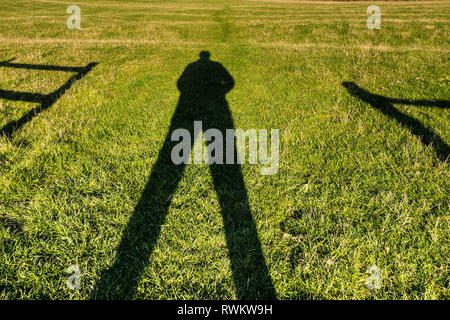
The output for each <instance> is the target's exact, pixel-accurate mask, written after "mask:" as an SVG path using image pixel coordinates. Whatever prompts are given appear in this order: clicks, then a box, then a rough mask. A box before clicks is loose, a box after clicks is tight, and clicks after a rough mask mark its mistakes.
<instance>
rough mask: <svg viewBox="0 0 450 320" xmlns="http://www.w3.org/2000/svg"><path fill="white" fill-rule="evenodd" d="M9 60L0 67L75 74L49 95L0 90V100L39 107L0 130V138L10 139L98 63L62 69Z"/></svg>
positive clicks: (0, 64)
mask: <svg viewBox="0 0 450 320" xmlns="http://www.w3.org/2000/svg"><path fill="white" fill-rule="evenodd" d="M12 60H14V59H11V60H8V61H4V62H0V67H7V68H16V69H28V70H48V71H64V72H76V74H75V75H73V76H72V77H70V78H69V80H67V82H66V83H65V84H63V85H62V86H61V87H59V88H58V89H57V90H55V91H53V92H51V93H49V94H41V93H30V92H20V91H11V90H1V89H0V99H6V100H13V101H25V102H35V103H39V105H38V106H37V107H35V108H33V109H31V110H30V111H28V112H27V113H26V114H24V115H23V116H22V117H21V118H20V119H18V120H12V121H10V122H8V123H7V124H5V125H4V126H3V127H2V128H0V136H3V135H4V136H6V137H8V138H9V137H10V136H11V135H13V134H14V132H16V131H17V130H19V129H20V128H22V127H23V126H24V125H25V124H26V123H28V122H29V121H31V119H33V118H34V117H35V116H37V115H38V114H39V113H41V112H42V111H44V110H45V109H48V108H50V107H51V106H52V105H53V104H54V103H55V102H56V101H57V100H58V99H59V98H60V97H61V96H62V95H63V94H64V93H65V92H66V91H67V90H69V89H70V88H71V87H72V85H73V84H74V82H75V81H77V80H80V79H82V78H83V77H84V76H85V75H86V74H87V73H88V72H89V71H91V69H92V68H93V67H95V66H96V65H97V64H98V63H97V62H92V63H89V64H88V65H86V66H85V67H63V66H53V65H39V64H24V63H11V61H12Z"/></svg>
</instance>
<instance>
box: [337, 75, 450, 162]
mask: <svg viewBox="0 0 450 320" xmlns="http://www.w3.org/2000/svg"><path fill="white" fill-rule="evenodd" d="M342 85H343V86H344V87H345V88H346V89H347V90H348V92H349V93H350V94H351V95H352V96H354V97H356V98H359V99H360V100H362V101H364V102H367V103H369V104H370V105H371V106H372V107H373V108H375V109H377V110H379V111H380V112H381V113H383V114H384V115H386V116H388V117H389V118H393V119H395V120H396V121H397V122H398V123H399V124H400V125H402V126H403V127H405V128H407V129H409V131H410V132H411V133H412V134H414V135H415V136H417V137H418V138H419V139H420V141H421V142H422V143H423V144H424V145H426V146H428V145H431V146H432V147H433V149H434V150H435V152H436V154H437V157H438V158H439V160H440V161H442V162H445V161H447V159H448V156H449V152H450V148H449V146H448V144H447V143H445V141H444V140H443V139H442V138H441V137H440V136H439V135H438V134H437V133H436V132H434V131H433V130H431V129H428V128H427V127H425V126H424V125H423V124H422V123H421V122H420V121H419V120H417V119H415V118H413V117H411V116H409V115H407V114H404V113H402V112H400V111H399V110H398V109H396V108H395V107H394V106H393V104H394V103H399V104H408V105H413V106H427V107H437V108H443V109H445V108H448V107H449V106H450V101H448V100H404V99H392V98H387V97H383V96H380V95H377V94H372V93H370V92H368V91H366V90H364V89H362V88H360V87H358V85H357V84H356V83H354V82H343V83H342Z"/></svg>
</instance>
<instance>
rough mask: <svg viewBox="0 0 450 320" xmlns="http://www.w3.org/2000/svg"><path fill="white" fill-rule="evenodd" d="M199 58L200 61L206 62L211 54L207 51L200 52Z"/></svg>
mask: <svg viewBox="0 0 450 320" xmlns="http://www.w3.org/2000/svg"><path fill="white" fill-rule="evenodd" d="M199 57H200V60H202V61H208V60H209V58H210V57H211V53H210V52H209V51H200V54H199Z"/></svg>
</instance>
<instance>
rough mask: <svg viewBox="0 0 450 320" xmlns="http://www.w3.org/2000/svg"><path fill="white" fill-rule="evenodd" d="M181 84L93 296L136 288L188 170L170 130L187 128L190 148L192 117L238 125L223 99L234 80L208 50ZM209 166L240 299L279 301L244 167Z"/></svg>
mask: <svg viewBox="0 0 450 320" xmlns="http://www.w3.org/2000/svg"><path fill="white" fill-rule="evenodd" d="M177 86H178V89H179V91H180V93H181V94H180V98H179V101H178V105H177V107H176V111H175V113H174V114H173V116H172V119H171V124H170V129H169V131H168V133H167V136H166V139H165V141H164V144H163V146H162V148H161V150H160V152H159V155H158V159H157V160H156V163H155V164H154V165H153V167H152V171H151V174H150V178H149V180H148V183H147V185H146V187H145V189H144V191H143V193H142V196H141V198H140V200H139V202H138V204H137V205H136V207H135V209H134V213H133V214H132V216H131V218H130V220H129V222H128V225H127V226H126V228H125V230H124V231H123V235H122V239H121V242H120V244H119V246H118V249H117V253H116V259H115V262H114V263H113V265H112V267H111V268H110V269H109V270H107V271H106V272H104V273H103V275H102V276H101V278H100V280H99V281H98V282H97V284H96V287H95V288H94V291H93V293H92V295H91V297H92V298H93V299H117V298H119V299H127V298H130V297H132V296H133V293H134V292H135V289H136V287H137V285H138V283H139V281H140V278H141V276H142V274H143V272H144V269H145V267H146V266H147V263H148V260H149V257H150V255H151V253H152V251H153V249H154V247H155V245H156V242H157V239H158V236H159V233H160V231H161V226H162V225H163V224H164V222H165V217H166V214H167V211H168V209H169V206H170V202H171V198H172V195H173V194H174V192H175V189H176V187H177V185H178V183H179V182H180V180H181V178H182V175H183V171H184V169H185V165H184V164H180V165H175V164H173V162H172V160H171V152H172V149H173V147H174V146H175V145H176V144H177V142H173V141H171V135H172V132H173V131H174V130H176V129H179V128H184V129H187V130H189V132H190V133H191V137H192V138H191V141H192V143H191V148H192V144H193V141H195V138H194V135H193V122H194V120H195V121H202V125H203V130H207V129H209V128H216V129H218V130H220V131H221V133H222V134H223V136H224V137H225V130H226V129H233V128H234V125H233V119H232V116H231V112H230V110H229V108H228V103H227V100H226V98H225V94H226V93H227V92H229V91H230V90H231V89H232V88H233V86H234V80H233V78H232V77H231V75H230V74H229V73H228V71H227V70H226V69H225V68H224V67H223V66H222V65H221V64H220V63H218V62H214V61H211V60H210V59H209V52H201V53H200V59H199V60H197V61H196V62H193V63H191V64H189V65H188V66H187V67H186V69H185V70H184V72H183V73H182V75H181V77H180V78H179V80H178V83H177ZM224 142H225V141H224ZM224 144H225V143H224ZM224 149H225V148H224ZM225 150H226V149H225ZM234 153H235V155H236V149H234ZM235 159H236V158H235ZM209 168H210V173H211V175H212V179H213V182H214V188H215V191H216V193H217V196H218V199H219V202H220V209H221V213H222V218H223V225H224V229H225V237H226V241H227V246H228V253H229V258H230V262H231V269H232V275H233V279H234V283H235V287H236V291H237V296H238V298H240V299H275V298H276V294H275V290H274V288H273V285H272V281H271V278H270V275H269V272H268V269H267V266H266V263H265V258H264V255H263V251H262V248H261V243H260V240H259V238H258V234H257V230H256V226H255V222H254V220H253V217H252V214H251V211H250V206H249V201H248V196H247V190H246V188H245V185H244V179H243V176H242V172H241V168H240V165H239V164H211V165H210V166H209Z"/></svg>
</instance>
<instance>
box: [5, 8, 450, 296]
mask: <svg viewBox="0 0 450 320" xmlns="http://www.w3.org/2000/svg"><path fill="white" fill-rule="evenodd" d="M72 4H77V5H78V6H79V7H80V8H81V29H80V30H69V29H68V28H67V26H66V20H67V18H68V17H69V14H68V13H66V8H67V7H68V6H69V5H72ZM369 4H377V5H378V6H379V7H380V9H381V14H382V22H381V29H379V30H376V29H374V30H369V29H368V28H367V27H366V20H367V18H368V17H369V14H367V13H366V9H367V6H368V5H369ZM0 7H1V10H0V43H1V45H0V61H8V60H10V59H13V58H15V60H11V61H10V62H7V63H3V65H2V64H0V130H1V131H0V132H1V133H2V134H1V135H0V164H1V165H0V298H1V299H89V298H91V299H96V298H136V299H237V298H264V297H266V296H267V295H265V293H267V292H266V291H265V290H266V289H267V288H266V289H264V288H263V289H261V291H260V290H257V289H255V288H257V287H258V286H257V285H255V283H257V282H258V281H259V280H258V279H261V278H262V276H264V271H261V270H262V269H261V268H259V266H256V265H255V266H253V265H252V264H251V263H250V262H249V261H247V260H246V257H245V256H243V257H241V256H239V254H238V255H235V256H231V255H230V254H229V252H231V251H229V248H228V246H229V242H228V241H227V239H228V237H234V238H233V239H235V240H236V241H237V243H241V244H243V246H242V250H243V251H247V252H253V251H252V250H253V249H254V246H253V245H252V244H248V245H247V244H246V241H247V239H248V237H249V235H248V234H247V233H246V229H242V228H241V229H239V230H236V233H234V231H233V226H231V227H228V229H227V230H228V231H226V230H225V228H224V220H223V219H222V213H221V207H220V205H219V200H218V196H217V194H216V192H215V189H214V184H213V180H212V177H211V175H210V172H209V168H208V165H206V164H202V165H188V166H186V169H185V172H184V175H183V177H182V179H181V181H180V183H179V185H178V187H177V189H176V191H175V192H174V194H173V195H172V196H171V197H170V199H156V197H157V194H158V192H157V191H152V192H153V193H155V194H156V195H155V199H150V200H148V201H161V203H163V202H164V201H167V200H170V201H169V202H170V207H169V208H168V212H167V216H166V219H165V221H160V223H159V224H158V226H156V224H155V223H148V222H147V221H144V220H143V221H140V222H138V223H137V225H138V226H142V228H155V227H157V228H160V229H159V230H160V232H159V237H158V239H157V242H156V243H154V244H151V243H148V242H142V243H138V242H139V240H136V239H139V238H136V239H134V240H132V241H131V243H133V241H134V242H136V243H135V244H136V245H137V246H138V247H137V248H139V249H142V250H143V252H147V253H149V252H150V254H148V255H145V256H143V257H135V256H133V255H132V254H130V256H128V257H127V259H128V261H129V262H128V263H127V264H126V265H122V266H121V269H120V270H119V271H118V273H116V274H113V275H111V272H110V273H109V276H108V277H106V276H105V274H108V270H111V269H113V268H112V266H113V265H114V263H115V261H116V255H117V252H118V247H119V246H120V243H121V240H122V239H123V236H124V234H123V231H124V230H126V228H127V225H128V223H129V221H130V218H132V216H133V212H134V211H135V208H136V206H138V203H139V202H140V201H142V199H141V196H143V194H145V192H144V189H145V186H146V184H147V182H148V181H149V177H150V174H151V171H152V166H153V165H154V164H155V162H156V160H157V158H158V152H159V150H160V149H161V147H162V145H163V142H164V139H165V137H166V134H167V131H168V129H169V126H170V121H171V116H172V114H173V113H174V110H175V108H176V106H177V102H178V99H179V96H180V93H179V92H178V90H177V86H176V83H177V80H178V78H179V77H180V75H181V73H182V72H183V70H184V69H185V67H186V66H187V65H188V64H189V63H191V62H193V61H195V60H197V59H198V54H199V52H200V51H201V50H208V51H210V52H211V59H212V60H214V61H218V62H220V63H222V65H223V66H224V67H225V68H226V69H227V70H228V71H229V73H230V74H231V75H232V76H233V78H234V81H235V86H234V89H233V90H231V91H230V92H229V93H228V94H227V96H226V99H227V101H228V104H229V108H230V110H231V112H232V116H233V120H234V124H235V127H236V128H243V129H245V130H246V129H250V128H267V129H271V128H277V129H280V169H279V172H278V173H277V174H275V175H268V176H264V175H261V174H260V166H259V165H250V164H244V165H242V173H243V177H244V181H245V186H246V189H247V193H248V200H249V207H250V210H251V214H252V216H253V220H254V225H255V226H256V231H257V238H258V239H259V241H260V244H261V250H262V253H263V254H264V258H265V264H266V267H267V272H266V273H267V274H266V276H267V277H266V278H265V280H266V281H267V283H269V282H271V283H272V286H273V287H272V289H273V291H274V292H275V293H276V297H277V298H278V299H448V298H449V297H450V293H449V279H450V275H449V262H450V261H449V260H450V255H449V206H450V203H449V187H450V183H449V182H450V179H449V173H450V171H449V164H448V161H446V159H445V158H446V156H448V143H450V121H449V120H450V115H449V110H448V100H450V86H449V82H450V76H449V72H448V71H449V62H450V60H449V57H450V56H449V50H450V37H449V22H450V1H417V2H416V1H408V2H384V1H379V2H377V1H375V2H374V3H372V2H370V3H368V2H319V1H308V2H301V1H294V0H291V1H287V0H286V1H282V0H279V1H277V0H254V1H253V0H248V1H241V0H224V1H219V0H216V1H202V0H191V1H144V0H141V1H138V0H129V1H128V0H108V1H107V0H95V1H93V0H77V1H76V2H75V3H73V2H72V1H62V0H61V1H57V0H33V1H28V0H2V1H1V4H0ZM90 63H98V64H97V65H92V68H91V69H90V70H89V72H87V73H86V74H85V75H84V76H83V77H80V79H77V81H75V82H73V83H70V84H71V86H70V85H67V86H66V87H65V88H64V90H61V89H59V88H61V87H62V86H63V87H64V84H65V83H67V81H68V80H69V79H70V77H72V76H75V77H76V75H77V73H78V72H80V70H81V69H80V68H82V67H85V66H87V65H88V64H90ZM20 64H24V65H25V64H26V65H45V66H49V65H50V66H68V67H76V68H79V69H68V70H66V71H64V70H62V71H61V70H56V69H55V70H47V69H45V68H40V69H39V68H34V69H33V68H18V65H20ZM8 66H9V67H8ZM12 66H16V67H12ZM83 70H84V69H83ZM72 79H74V80H75V78H72ZM69 82H70V80H69ZM344 82H352V83H354V84H356V85H357V86H358V87H359V88H361V89H359V90H360V98H358V96H357V95H358V94H355V93H354V92H355V91H352V90H353V89H354V88H353V89H351V88H346V87H345V85H343V83H344ZM58 90H59V91H58ZM361 90H363V91H361ZM14 92H16V93H14ZM23 92H29V93H35V94H34V95H30V96H29V97H28V98H26V97H25V95H24V94H22V93H23ZM52 92H53V93H54V94H53V96H52V97H53V98H54V99H53V100H51V101H47V102H44V103H43V105H45V108H44V109H43V110H42V111H41V112H40V113H39V114H36V115H35V114H34V111H33V110H36V109H33V108H36V107H38V108H39V103H36V101H38V99H39V95H36V94H44V95H46V94H51V93H52ZM352 92H353V94H352ZM361 92H366V94H361ZM367 92H368V93H367ZM369 93H370V94H369ZM375 95H379V96H383V97H385V98H392V99H398V100H397V101H395V100H392V101H394V102H392V108H394V107H395V110H396V111H395V112H394V113H389V112H383V111H382V110H381V109H380V108H383V106H385V105H386V104H387V102H386V101H387V100H386V99H384V100H383V98H374V97H376V96H375ZM361 97H362V98H361ZM27 99H28V101H23V100H27ZM377 99H378V100H377ZM369 100H370V101H369ZM383 101H384V102H383ZM414 101H416V103H414ZM417 101H419V102H417ZM420 101H422V102H420ZM423 101H425V102H423ZM426 101H428V102H426ZM438 101H441V102H438ZM439 106H440V107H439ZM390 108H391V107H390ZM392 108H391V109H390V110H392ZM30 110H31V113H30ZM24 117H25V118H24ZM20 119H24V120H23V121H22V122H21V121H20ZM165 178H166V177H164V176H163V177H160V179H161V180H160V181H161V183H165V181H164V179H165ZM169 179H170V177H167V180H169ZM224 192H225V193H226V191H224ZM162 195H164V193H162ZM161 197H162V196H161ZM140 199H141V200H140ZM238 199H242V197H240V198H238ZM158 203H160V202H158ZM161 206H163V205H162V204H161ZM241 206H245V204H243V203H241V202H240V201H237V202H236V203H234V207H230V208H228V209H227V210H237V212H238V211H239V208H240V207H241ZM223 210H225V209H223ZM149 221H150V220H149ZM135 223H136V222H135ZM159 225H160V227H159ZM227 232H228V233H227ZM128 237H130V235H128ZM236 241H235V242H236ZM249 242H250V241H249ZM141 247H142V248H141ZM144 247H145V248H144ZM235 249H236V248H235ZM261 250H260V251H261ZM123 251H124V250H122V253H123V254H125V255H126V254H127V253H126V252H123ZM125 251H126V250H125ZM132 251H133V250H132ZM134 251H136V250H134ZM134 251H133V252H134ZM256 251H257V250H256ZM256 251H255V252H256ZM255 254H258V252H256V253H255ZM74 264H78V265H79V267H80V272H81V289H80V290H70V289H69V288H68V287H67V285H66V281H67V279H68V277H69V276H70V274H68V273H66V269H67V268H68V267H69V266H70V265H74ZM232 264H234V267H233V266H232ZM372 265H376V266H378V267H379V269H380V271H381V287H380V288H379V289H373V290H370V289H368V288H367V287H366V279H367V278H368V277H369V274H368V273H366V271H367V269H368V268H369V267H370V266H372ZM233 268H234V269H233ZM239 268H244V269H245V268H247V269H249V270H252V268H253V269H254V273H248V274H247V275H248V276H249V277H248V279H242V278H241V279H237V278H238V276H236V274H234V272H235V271H236V270H239ZM116 269H117V268H116ZM244 269H242V270H244ZM136 270H140V271H139V272H138V271H136ZM116 271H117V270H116ZM133 277H134V278H135V279H134V278H133ZM132 278H133V281H135V284H136V285H135V286H134V287H133V288H131V282H130V281H129V280H130V279H132ZM244 280H248V281H247V282H246V281H244ZM121 281H122V282H123V283H122V284H120V282H121ZM126 281H128V282H127V283H126V284H125V285H124V283H125V282H126ZM246 283H247V284H246ZM127 285H129V286H130V288H126V286H127ZM129 289H130V290H129ZM131 289H132V290H131Z"/></svg>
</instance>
